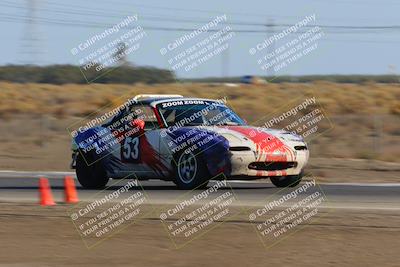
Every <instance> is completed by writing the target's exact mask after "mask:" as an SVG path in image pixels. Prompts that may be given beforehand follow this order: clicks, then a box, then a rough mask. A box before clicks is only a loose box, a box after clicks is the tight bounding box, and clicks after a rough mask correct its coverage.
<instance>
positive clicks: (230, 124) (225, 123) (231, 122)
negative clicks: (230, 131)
mask: <svg viewBox="0 0 400 267" xmlns="http://www.w3.org/2000/svg"><path fill="white" fill-rule="evenodd" d="M218 125H223V126H238V125H240V124H239V123H237V122H233V121H227V122H224V123H220V124H218Z"/></svg>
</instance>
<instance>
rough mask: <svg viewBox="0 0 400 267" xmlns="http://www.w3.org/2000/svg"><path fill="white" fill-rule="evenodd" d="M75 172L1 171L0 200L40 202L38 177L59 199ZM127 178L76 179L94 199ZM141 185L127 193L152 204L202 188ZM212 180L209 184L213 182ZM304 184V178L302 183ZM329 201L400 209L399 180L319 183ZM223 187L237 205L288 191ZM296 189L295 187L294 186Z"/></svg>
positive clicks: (329, 204) (254, 185)
mask: <svg viewBox="0 0 400 267" xmlns="http://www.w3.org/2000/svg"><path fill="white" fill-rule="evenodd" d="M65 175H72V176H74V174H73V173H68V172H15V171H0V202H38V178H39V177H40V176H44V177H47V178H49V181H50V185H51V188H52V192H53V195H54V198H55V201H56V202H62V200H63V192H64V186H63V177H64V176H65ZM127 182H128V180H110V182H109V184H108V188H107V189H106V190H104V191H102V193H100V194H99V190H87V189H83V188H82V187H80V185H79V183H78V182H76V185H77V189H78V195H79V198H80V200H81V201H93V200H95V199H97V198H100V197H102V196H104V194H109V193H112V192H114V191H115V190H117V189H119V188H121V187H122V186H123V185H125V184H126V183H127ZM139 183H140V185H141V186H142V188H143V189H142V188H140V187H134V188H132V189H130V190H129V192H128V193H126V194H132V193H134V192H135V191H138V190H144V191H145V193H146V194H147V197H148V200H149V202H150V203H152V204H166V203H171V204H172V203H176V202H177V200H178V199H180V198H181V197H182V195H185V196H186V197H188V196H189V197H190V196H192V195H195V194H198V193H199V192H201V191H200V190H194V191H182V190H177V189H176V187H175V185H174V184H173V183H171V182H164V181H158V180H151V181H140V182H139ZM213 183H214V182H211V183H210V185H213ZM302 184H304V182H303V183H302ZM317 184H318V185H319V187H318V190H320V191H322V192H323V194H324V195H325V196H326V199H327V201H326V202H324V204H323V206H322V208H334V209H355V210H365V209H366V210H369V209H370V210H393V211H398V210H400V183H398V184H397V183H395V184H384V183H382V184H358V183H349V184H346V183H340V184H339V183H338V184H334V183H331V184H329V183H325V184H320V183H318V181H317ZM221 190H232V191H233V192H234V194H235V196H236V198H237V199H238V202H237V203H235V205H243V206H260V205H264V204H265V202H266V200H267V199H268V198H271V197H272V198H273V197H279V196H282V195H285V194H286V193H287V192H288V191H285V190H281V189H278V188H276V187H274V186H273V185H272V184H271V183H269V182H260V181H248V182H247V181H230V182H229V183H228V186H227V187H224V188H222V189H221ZM292 190H293V189H292Z"/></svg>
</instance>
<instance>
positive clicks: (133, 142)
mask: <svg viewBox="0 0 400 267" xmlns="http://www.w3.org/2000/svg"><path fill="white" fill-rule="evenodd" d="M121 159H122V161H123V162H137V161H138V160H139V137H126V138H125V140H124V143H123V145H122V149H121Z"/></svg>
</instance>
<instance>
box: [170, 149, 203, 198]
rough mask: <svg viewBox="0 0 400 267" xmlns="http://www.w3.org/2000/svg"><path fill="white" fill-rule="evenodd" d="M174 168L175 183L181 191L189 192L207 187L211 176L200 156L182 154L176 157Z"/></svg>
mask: <svg viewBox="0 0 400 267" xmlns="http://www.w3.org/2000/svg"><path fill="white" fill-rule="evenodd" d="M174 167H175V178H174V183H175V184H176V185H177V186H178V188H179V189H185V190H188V189H194V188H196V187H206V186H207V184H208V180H209V179H210V175H209V173H208V170H207V166H206V164H205V163H204V161H203V160H202V159H201V157H200V156H199V155H194V154H193V153H191V152H190V153H185V152H182V153H181V154H179V155H177V156H176V157H175V162H174Z"/></svg>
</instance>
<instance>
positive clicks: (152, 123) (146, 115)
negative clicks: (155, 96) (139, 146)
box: [131, 105, 160, 130]
mask: <svg viewBox="0 0 400 267" xmlns="http://www.w3.org/2000/svg"><path fill="white" fill-rule="evenodd" d="M131 112H132V113H134V114H136V117H137V118H138V119H141V120H143V121H144V123H145V124H144V129H145V130H153V129H158V128H160V126H159V125H158V121H157V117H156V115H155V114H154V111H153V109H152V108H151V107H148V106H142V105H140V106H139V105H138V106H133V107H132V108H131Z"/></svg>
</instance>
